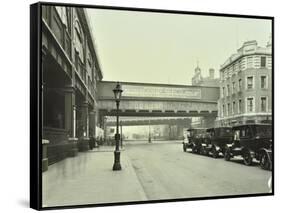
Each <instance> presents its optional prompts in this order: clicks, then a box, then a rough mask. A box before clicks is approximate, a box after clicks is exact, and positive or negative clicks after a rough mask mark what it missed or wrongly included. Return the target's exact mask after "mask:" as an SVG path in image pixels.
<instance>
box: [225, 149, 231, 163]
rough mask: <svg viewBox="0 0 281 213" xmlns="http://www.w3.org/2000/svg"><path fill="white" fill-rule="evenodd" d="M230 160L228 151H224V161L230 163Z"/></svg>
mask: <svg viewBox="0 0 281 213" xmlns="http://www.w3.org/2000/svg"><path fill="white" fill-rule="evenodd" d="M230 158H231V154H230V150H229V149H226V150H225V152H224V159H225V160H226V161H230Z"/></svg>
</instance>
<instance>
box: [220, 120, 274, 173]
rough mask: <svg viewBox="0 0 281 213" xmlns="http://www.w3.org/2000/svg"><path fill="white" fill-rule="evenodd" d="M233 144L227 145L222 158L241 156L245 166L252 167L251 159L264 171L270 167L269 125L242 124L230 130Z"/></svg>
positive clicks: (270, 133) (270, 135) (270, 137)
mask: <svg viewBox="0 0 281 213" xmlns="http://www.w3.org/2000/svg"><path fill="white" fill-rule="evenodd" d="M232 131H233V137H234V138H233V143H231V144H227V147H226V149H225V153H224V158H225V160H227V161H229V160H230V159H231V158H232V157H235V156H238V155H240V156H242V157H243V161H244V164H245V165H248V166H249V165H252V162H253V159H256V160H258V161H259V162H260V165H261V166H262V168H264V169H270V168H271V167H272V166H271V161H272V159H271V143H272V126H271V124H243V125H237V126H234V127H233V128H232Z"/></svg>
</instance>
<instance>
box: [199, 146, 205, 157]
mask: <svg viewBox="0 0 281 213" xmlns="http://www.w3.org/2000/svg"><path fill="white" fill-rule="evenodd" d="M199 153H200V154H201V155H206V149H205V148H204V147H201V148H200V150H199Z"/></svg>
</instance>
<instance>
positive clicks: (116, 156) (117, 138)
mask: <svg viewBox="0 0 281 213" xmlns="http://www.w3.org/2000/svg"><path fill="white" fill-rule="evenodd" d="M122 92H123V90H122V88H121V85H120V84H119V82H117V85H116V87H115V88H114V89H113V93H114V97H115V101H116V109H117V110H116V134H115V151H114V164H113V170H114V171H117V170H121V164H120V150H119V142H120V134H119V104H120V99H121V95H122Z"/></svg>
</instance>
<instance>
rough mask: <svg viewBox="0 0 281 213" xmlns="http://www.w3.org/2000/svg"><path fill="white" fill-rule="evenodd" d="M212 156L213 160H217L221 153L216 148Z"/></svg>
mask: <svg viewBox="0 0 281 213" xmlns="http://www.w3.org/2000/svg"><path fill="white" fill-rule="evenodd" d="M212 156H213V158H217V157H218V156H219V152H218V151H217V150H216V147H213V148H212Z"/></svg>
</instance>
